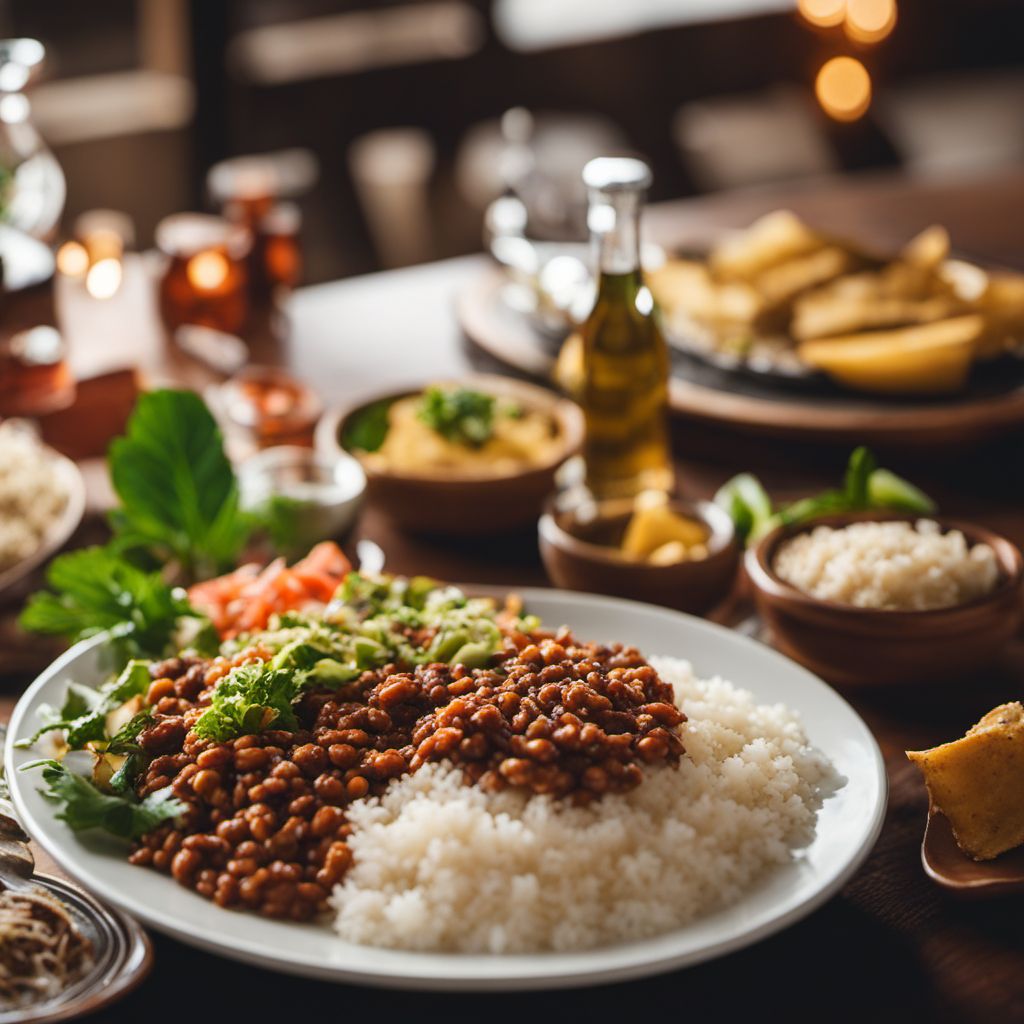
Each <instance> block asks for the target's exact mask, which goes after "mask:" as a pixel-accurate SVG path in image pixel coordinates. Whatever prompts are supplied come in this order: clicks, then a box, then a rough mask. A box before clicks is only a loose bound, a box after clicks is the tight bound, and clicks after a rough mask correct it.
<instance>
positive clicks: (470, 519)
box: [316, 374, 584, 536]
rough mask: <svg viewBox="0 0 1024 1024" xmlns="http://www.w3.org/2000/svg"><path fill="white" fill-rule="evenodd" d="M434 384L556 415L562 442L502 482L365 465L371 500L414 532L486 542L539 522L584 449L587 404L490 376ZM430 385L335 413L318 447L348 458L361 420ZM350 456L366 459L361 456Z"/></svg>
mask: <svg viewBox="0 0 1024 1024" xmlns="http://www.w3.org/2000/svg"><path fill="white" fill-rule="evenodd" d="M430 383H441V384H452V385H459V386H462V387H469V388H473V389H475V390H478V391H483V392H485V393H487V394H490V395H495V396H497V397H499V398H508V399H511V400H513V401H515V402H517V403H519V404H520V405H522V406H524V407H526V408H529V409H533V410H537V411H539V412H543V413H545V414H546V415H548V416H550V417H551V420H552V422H553V424H554V426H555V431H556V439H557V444H556V446H555V448H554V450H553V452H552V454H551V456H550V457H549V458H548V459H547V460H546V461H544V462H543V463H541V464H539V465H533V466H529V467H526V468H524V469H522V470H520V471H518V472H513V473H506V474H504V475H502V476H462V475H460V476H450V477H445V476H442V475H439V474H433V475H431V474H426V473H423V474H416V473H405V472H397V471H393V470H386V469H380V468H378V467H373V466H369V465H367V464H366V462H365V461H363V460H362V459H360V460H359V461H360V462H361V463H362V464H363V468H364V469H365V470H366V479H367V496H368V498H369V500H370V501H371V502H372V503H373V504H374V505H375V506H376V507H377V508H378V509H379V510H380V511H381V512H382V513H384V514H385V515H386V516H387V517H388V518H389V519H391V520H392V522H394V523H395V525H397V526H398V527H400V528H401V529H403V530H406V531H408V532H409V533H423V534H435V535H459V536H469V535H475V536H483V535H487V534H493V533H502V532H505V531H508V530H512V529H515V528H517V527H522V526H525V525H527V524H528V523H532V522H535V521H536V519H537V517H538V516H539V515H540V513H541V510H542V509H543V507H544V502H545V500H546V499H547V497H548V495H550V494H551V493H552V492H553V491H554V489H555V474H556V473H557V472H558V469H559V467H561V465H562V464H563V463H564V462H565V461H566V460H567V459H569V458H571V457H572V456H573V455H576V454H577V453H578V452H579V450H580V448H581V446H582V444H583V430H584V425H583V413H582V412H581V411H580V409H579V406H577V405H576V404H575V403H573V402H570V401H569V400H568V399H565V398H561V397H560V396H558V395H556V394H554V393H553V392H551V391H548V390H547V389H545V388H541V387H538V386H537V385H535V384H527V383H525V382H522V381H518V380H511V379H509V378H507V377H498V376H494V375H490V374H476V375H473V376H469V377H465V378H462V379H460V380H458V381H439V382H433V381H432V382H430ZM426 386H427V385H423V386H421V387H412V388H403V389H401V390H398V391H392V392H388V393H385V394H379V395H376V396H374V397H373V398H371V399H369V400H367V401H364V402H361V403H360V404H359V405H358V406H354V407H352V408H350V409H347V410H344V411H342V412H335V413H329V414H328V415H327V416H325V417H324V418H323V419H322V420H321V421H320V425H319V426H318V427H317V431H316V446H317V448H318V449H320V450H321V451H325V452H330V453H337V451H338V449H339V448H340V449H341V450H342V451H346V452H348V449H346V448H345V446H344V444H343V442H342V438H343V437H344V436H345V432H346V428H347V426H348V424H350V423H351V422H352V420H353V418H354V417H356V416H358V415H359V414H361V413H363V412H365V411H366V409H368V408H369V407H370V406H372V405H375V404H377V403H379V402H395V401H397V400H398V399H400V398H406V397H408V396H410V395H416V394H419V393H420V392H421V391H422V390H423V388H424V387H426ZM348 454H351V455H355V456H356V458H359V454H358V452H348Z"/></svg>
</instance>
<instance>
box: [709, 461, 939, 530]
mask: <svg viewBox="0 0 1024 1024" xmlns="http://www.w3.org/2000/svg"><path fill="white" fill-rule="evenodd" d="M715 504H716V505H719V506H720V507H721V508H723V509H725V511H726V512H728V513H729V515H730V517H731V518H732V521H733V523H734V525H735V526H736V532H737V533H738V534H739V536H740V537H741V538H742V539H743V540H745V541H747V542H748V543H751V542H753V541H756V540H758V539H759V538H760V537H763V536H764V535H765V534H766V533H768V532H769V531H770V530H773V529H774V528H775V527H776V526H783V525H785V526H790V525H795V524H797V523H805V522H807V521H808V520H811V519H818V518H820V517H821V516H827V515H834V514H836V513H840V512H853V511H860V510H864V509H891V510H894V511H900V512H913V513H916V514H920V515H930V514H931V513H933V512H934V511H935V502H934V501H932V499H931V498H929V497H928V495H927V494H925V493H924V492H923V491H921V490H919V489H918V488H917V487H915V486H914V485H913V484H911V483H909V482H908V481H906V480H904V479H903V478H902V477H899V476H897V475H896V474H895V473H892V472H890V471H889V470H888V469H881V468H879V466H878V463H877V461H876V460H875V456H874V455H873V454H872V453H871V452H870V451H869V450H868V449H867V448H864V447H860V448H856V449H855V450H854V451H853V452H852V454H851V455H850V461H849V462H848V464H847V466H846V473H845V475H844V478H843V486H842V487H840V488H835V489H832V490H827V491H822V493H821V494H817V495H814V496H812V497H809V498H802V499H800V500H799V501H795V502H793V503H792V504H789V505H784V506H782V507H781V508H778V509H776V508H774V507H773V505H772V500H771V498H770V497H769V496H768V493H767V491H765V489H764V487H763V485H762V484H761V481H760V480H758V479H757V477H756V476H753V475H752V474H750V473H741V474H740V475H739V476H734V477H733V478H732V479H731V480H729V481H727V482H726V483H725V484H723V485H722V487H721V488H720V489H719V491H718V493H717V494H716V495H715Z"/></svg>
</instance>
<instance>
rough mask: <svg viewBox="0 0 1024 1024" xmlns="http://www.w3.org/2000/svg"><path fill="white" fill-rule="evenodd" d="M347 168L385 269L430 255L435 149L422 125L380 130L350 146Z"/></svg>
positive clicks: (420, 260)
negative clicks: (431, 187)
mask: <svg viewBox="0 0 1024 1024" xmlns="http://www.w3.org/2000/svg"><path fill="white" fill-rule="evenodd" d="M348 159H349V167H350V169H351V173H352V180H353V181H354V182H355V187H356V194H357V195H358V196H359V202H360V205H361V206H362V209H363V216H364V217H365V219H366V223H367V226H368V227H369V230H370V236H371V239H372V241H373V247H374V249H375V250H376V253H377V258H378V259H379V260H380V263H381V265H382V266H384V267H404V266H409V265H410V264H413V263H423V262H425V261H427V260H430V259H433V258H434V255H435V253H434V246H433V234H434V233H433V228H432V224H431V212H430V211H431V205H430V183H431V178H432V176H433V173H434V163H435V148H434V143H433V140H432V139H431V137H430V135H429V133H427V132H426V131H424V130H423V129H422V128H382V129H380V130H379V131H375V132H370V133H368V134H366V135H362V136H360V137H359V138H358V139H356V140H355V141H354V142H353V143H352V145H351V146H350V147H349V151H348Z"/></svg>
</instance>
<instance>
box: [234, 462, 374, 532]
mask: <svg viewBox="0 0 1024 1024" xmlns="http://www.w3.org/2000/svg"><path fill="white" fill-rule="evenodd" d="M238 482H239V488H240V490H241V499H242V507H243V508H244V509H245V510H246V511H253V512H255V511H259V510H263V509H266V507H267V503H268V502H277V508H276V509H275V514H276V517H277V518H278V519H279V521H284V522H285V523H286V525H287V528H288V532H289V534H290V542H289V544H288V547H289V548H291V549H294V550H295V551H296V552H303V551H307V550H308V549H309V548H310V547H312V546H313V545H314V544H316V543H317V542H318V541H321V540H329V539H332V538H339V537H342V536H344V534H346V533H348V531H349V530H351V528H352V527H353V525H354V524H355V521H356V517H357V516H358V515H359V510H360V508H361V507H362V504H363V497H364V495H365V494H366V474H365V473H364V472H363V467H362V466H361V465H360V464H359V461H358V460H357V459H355V458H353V457H352V456H351V455H347V454H345V453H344V452H339V453H337V454H335V455H330V454H325V453H323V452H317V451H315V450H314V449H312V448H301V447H299V446H297V445H281V446H279V447H275V448H265V449H264V450H263V451H261V452H257V453H256V454H255V455H253V456H251V457H250V458H248V459H246V460H245V461H244V462H243V463H242V464H241V465H240V466H239V468H238Z"/></svg>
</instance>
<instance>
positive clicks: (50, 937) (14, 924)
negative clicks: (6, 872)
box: [0, 889, 92, 1011]
mask: <svg viewBox="0 0 1024 1024" xmlns="http://www.w3.org/2000/svg"><path fill="white" fill-rule="evenodd" d="M91 964H92V944H91V943H90V942H89V940H88V939H87V938H85V936H83V935H82V934H81V932H80V931H79V930H78V928H77V926H76V925H75V922H74V921H73V920H72V919H71V915H70V914H69V913H68V910H67V907H65V906H64V904H63V903H61V902H60V900H58V899H57V898H56V897H55V896H52V895H51V894H50V893H47V892H46V891H44V890H43V889H38V890H35V891H31V892H29V891H24V892H22V891H18V892H15V891H13V890H11V889H4V890H2V891H0V1010H5V1011H6V1010H17V1009H22V1008H25V1007H28V1006H31V1005H32V1004H34V1003H41V1002H45V1001H46V1000H49V999H53V998H54V997H56V996H58V995H59V994H60V993H61V992H62V991H64V989H66V988H67V987H68V986H69V985H70V984H71V983H72V982H74V981H76V980H77V979H78V978H80V977H81V976H82V975H83V974H84V973H85V972H86V971H87V970H88V969H89V967H90V965H91Z"/></svg>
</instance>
